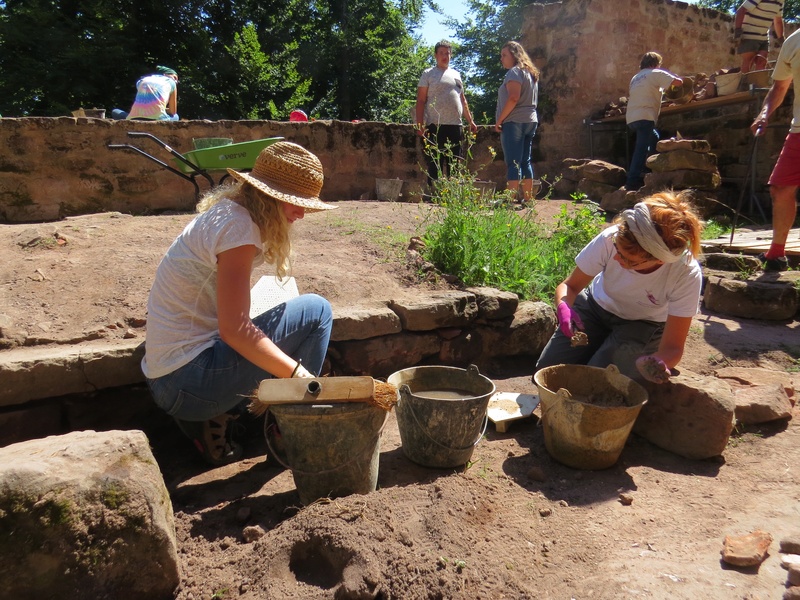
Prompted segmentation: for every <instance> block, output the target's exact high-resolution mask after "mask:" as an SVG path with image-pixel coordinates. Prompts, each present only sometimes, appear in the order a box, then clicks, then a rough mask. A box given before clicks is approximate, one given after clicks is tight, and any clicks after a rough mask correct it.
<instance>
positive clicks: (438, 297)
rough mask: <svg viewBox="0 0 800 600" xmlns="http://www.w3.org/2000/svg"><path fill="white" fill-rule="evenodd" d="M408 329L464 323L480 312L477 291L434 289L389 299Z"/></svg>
mask: <svg viewBox="0 0 800 600" xmlns="http://www.w3.org/2000/svg"><path fill="white" fill-rule="evenodd" d="M389 308H391V309H392V310H393V311H394V312H395V313H396V314H397V316H398V317H400V323H401V324H402V326H403V329H405V330H406V331H432V330H434V329H438V328H440V327H463V326H464V325H468V324H469V323H470V322H471V321H473V320H474V319H475V317H477V316H478V303H477V301H476V299H475V294H471V293H469V292H459V291H446V292H432V293H430V294H427V295H425V296H419V297H417V298H412V299H407V300H392V301H391V302H390V303H389Z"/></svg>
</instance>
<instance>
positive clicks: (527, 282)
mask: <svg viewBox="0 0 800 600" xmlns="http://www.w3.org/2000/svg"><path fill="white" fill-rule="evenodd" d="M474 182H475V176H474V175H473V174H472V173H471V172H470V171H469V169H467V168H466V166H465V165H464V164H463V163H461V164H459V166H458V168H456V169H454V172H453V173H451V176H450V177H448V178H442V179H440V180H439V181H438V182H437V183H436V185H435V188H434V194H433V195H434V201H435V202H436V203H437V204H439V206H441V207H442V209H443V210H441V211H438V212H436V213H431V218H430V220H429V222H428V223H426V226H427V227H426V229H425V231H424V233H423V235H422V238H423V240H424V242H425V249H424V255H425V258H426V259H427V260H429V261H431V262H432V263H433V264H434V265H436V267H437V268H438V269H439V270H440V271H442V272H444V273H448V274H451V275H455V276H456V277H458V278H459V279H460V280H461V281H463V282H464V283H465V284H466V285H471V286H476V285H483V286H489V287H494V288H497V289H500V290H505V291H509V292H514V293H516V294H517V295H518V296H519V297H520V298H521V299H525V300H549V299H550V298H551V297H552V295H553V291H554V290H555V287H556V285H558V283H560V282H561V281H562V280H563V279H564V278H565V277H566V276H567V275H568V274H569V273H570V271H572V269H573V268H574V267H575V256H576V255H577V253H578V252H579V251H580V250H581V249H582V248H583V246H585V245H586V244H587V243H588V242H589V241H590V240H591V239H592V238H593V237H594V236H595V235H597V234H598V233H599V232H600V230H601V229H602V227H603V223H604V221H603V218H602V216H601V215H600V214H599V213H598V212H597V210H596V208H595V207H593V206H582V207H578V208H577V209H575V210H574V211H572V212H569V211H567V207H566V205H565V206H563V207H562V209H561V212H560V213H559V215H558V217H557V219H556V222H555V223H554V224H551V225H549V226H544V225H542V224H540V223H537V222H536V221H535V213H534V212H533V210H531V211H523V212H520V211H517V210H515V209H514V207H513V205H511V204H510V203H509V202H508V198H507V197H506V195H505V194H504V193H498V194H495V195H494V196H493V197H486V196H482V195H481V194H480V193H478V192H477V191H476V189H475V185H474Z"/></svg>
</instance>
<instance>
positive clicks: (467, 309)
mask: <svg viewBox="0 0 800 600" xmlns="http://www.w3.org/2000/svg"><path fill="white" fill-rule="evenodd" d="M333 316H334V321H333V331H332V334H331V343H330V345H329V347H328V354H327V357H326V364H325V367H324V370H325V372H326V373H331V374H333V375H370V376H372V377H377V378H385V377H387V376H388V375H390V374H392V373H394V372H395V371H399V370H401V369H406V368H409V367H413V366H417V365H450V366H455V367H461V368H465V367H467V366H468V365H470V364H474V365H476V366H477V367H478V368H479V370H480V371H481V372H482V373H492V372H502V371H506V372H507V371H509V370H515V371H518V372H519V371H521V372H531V373H532V372H533V366H534V364H535V363H536V359H537V358H538V357H539V355H540V354H541V352H542V350H543V349H544V346H545V344H546V343H547V341H548V340H549V338H550V336H551V335H552V333H553V331H555V328H556V317H555V313H554V312H553V309H552V308H551V307H550V305H549V304H547V303H545V302H531V301H524V302H520V301H519V299H518V298H517V296H516V294H512V293H510V292H501V291H499V290H496V289H492V288H468V289H467V290H464V291H442V292H429V293H420V295H419V296H417V297H415V298H414V299H413V300H406V301H393V300H387V301H386V302H380V303H376V304H374V305H370V306H346V307H337V306H334V307H333ZM143 356H144V344H143V343H142V342H140V341H138V340H136V339H130V340H116V341H105V340H94V341H87V342H83V343H80V344H71V345H66V346H58V347H51V346H23V347H19V348H13V349H11V350H4V351H3V352H0V446H4V445H7V444H12V443H15V442H20V441H24V440H28V439H32V438H37V437H44V436H47V435H59V434H62V433H66V432H68V431H76V430H81V429H97V430H105V429H117V428H118V429H131V428H138V429H142V428H146V427H145V425H143V421H147V420H150V419H153V418H156V419H158V417H159V416H160V417H163V416H164V415H163V413H160V411H157V410H156V409H155V405H154V404H153V402H152V400H151V399H150V395H149V392H148V391H147V389H146V388H145V387H144V386H143V382H144V375H143V374H142V370H141V367H140V364H141V360H142V357H143ZM531 385H532V386H533V384H531ZM532 389H533V388H532ZM154 413H155V415H154ZM159 413H160V414H159Z"/></svg>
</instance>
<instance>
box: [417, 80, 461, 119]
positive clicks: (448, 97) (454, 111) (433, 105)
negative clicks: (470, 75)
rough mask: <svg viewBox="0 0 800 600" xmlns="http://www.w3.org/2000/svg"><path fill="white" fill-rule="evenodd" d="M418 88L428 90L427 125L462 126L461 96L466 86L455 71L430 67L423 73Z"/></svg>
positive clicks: (426, 105)
mask: <svg viewBox="0 0 800 600" xmlns="http://www.w3.org/2000/svg"><path fill="white" fill-rule="evenodd" d="M418 87H421V88H428V100H427V101H426V102H425V124H426V125H461V113H462V111H463V110H464V109H463V107H462V106H461V94H462V93H463V92H464V84H463V83H462V81H461V75H460V74H459V72H458V71H456V70H455V69H451V68H449V67H448V68H447V69H440V68H439V67H430V68H429V69H425V70H424V71H423V72H422V76H421V77H420V78H419V84H418Z"/></svg>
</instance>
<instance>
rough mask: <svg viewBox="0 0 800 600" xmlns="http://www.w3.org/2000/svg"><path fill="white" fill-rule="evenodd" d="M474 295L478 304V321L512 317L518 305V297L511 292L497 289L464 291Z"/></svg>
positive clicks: (473, 288) (474, 288)
mask: <svg viewBox="0 0 800 600" xmlns="http://www.w3.org/2000/svg"><path fill="white" fill-rule="evenodd" d="M464 291H466V292H468V293H470V294H475V301H476V302H477V303H478V317H477V318H478V319H480V320H496V319H505V318H506V317H510V316H512V315H513V314H514V313H515V312H516V310H517V306H518V305H519V296H517V295H516V294H515V293H513V292H503V291H501V290H498V289H497V288H490V287H470V288H467V289H466V290H464Z"/></svg>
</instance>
